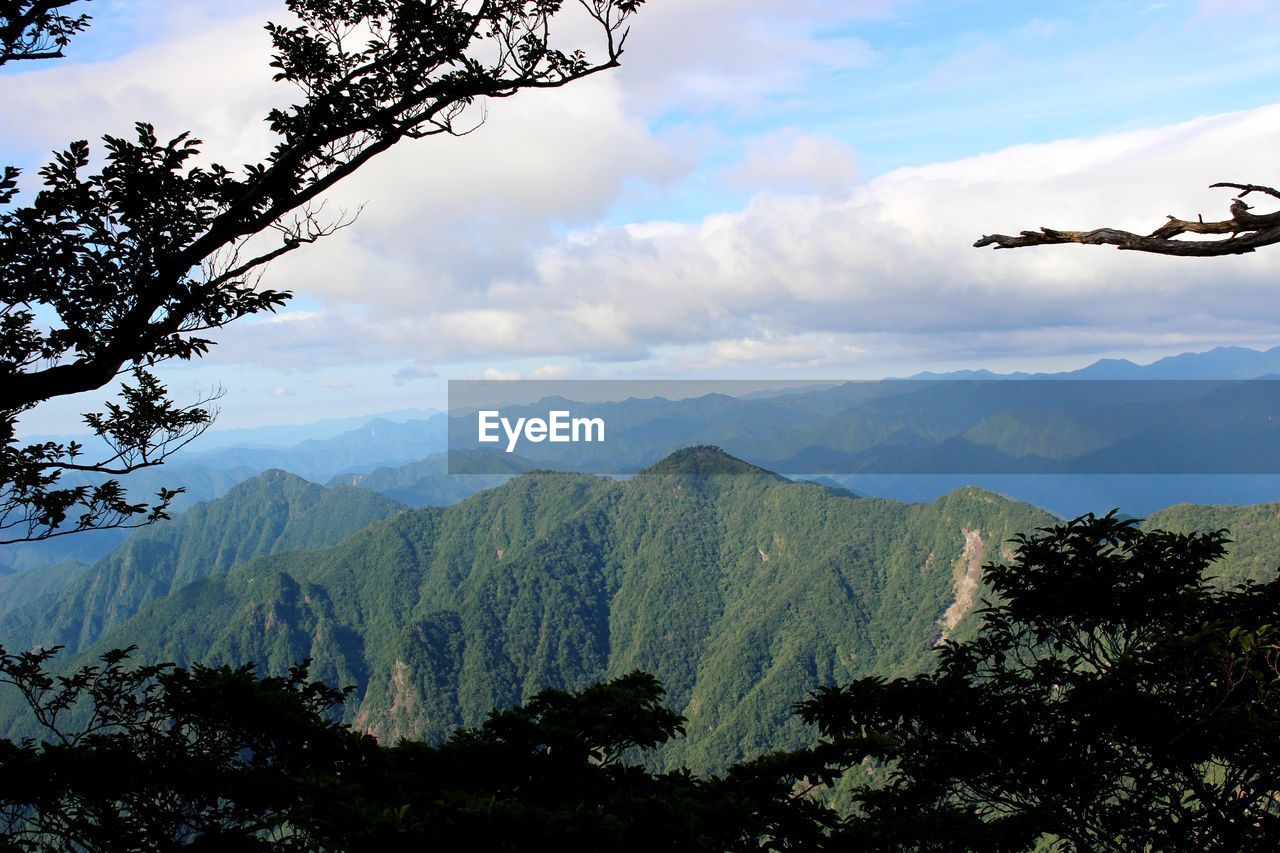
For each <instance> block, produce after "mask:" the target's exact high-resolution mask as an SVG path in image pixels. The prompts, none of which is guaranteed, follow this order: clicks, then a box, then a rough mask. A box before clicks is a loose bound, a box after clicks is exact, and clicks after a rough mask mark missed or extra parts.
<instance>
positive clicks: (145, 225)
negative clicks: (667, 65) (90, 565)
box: [0, 0, 642, 541]
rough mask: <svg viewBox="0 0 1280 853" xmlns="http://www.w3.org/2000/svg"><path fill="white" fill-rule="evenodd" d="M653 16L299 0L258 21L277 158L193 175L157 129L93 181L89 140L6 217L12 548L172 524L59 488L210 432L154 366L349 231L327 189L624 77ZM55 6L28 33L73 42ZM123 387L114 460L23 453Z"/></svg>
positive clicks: (117, 496) (13, 182) (111, 419)
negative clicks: (73, 399)
mask: <svg viewBox="0 0 1280 853" xmlns="http://www.w3.org/2000/svg"><path fill="white" fill-rule="evenodd" d="M641 2H642V0H575V2H570V3H565V2H564V1H563V0H323V2H320V0H288V3H287V6H288V9H289V11H290V12H291V13H292V15H293V16H294V17H295V18H296V23H295V24H292V25H281V24H269V25H268V26H267V30H268V32H269V33H270V36H271V40H272V44H273V46H274V50H273V60H272V63H271V65H272V67H273V68H274V69H275V72H276V73H275V79H276V80H277V81H281V82H285V83H288V84H290V85H292V86H294V87H295V88H296V89H297V90H298V92H299V93H300V95H301V98H300V100H298V102H296V103H294V104H293V105H292V106H289V107H286V108H279V109H274V110H272V111H271V112H270V113H269V114H268V116H267V121H268V125H269V127H270V129H271V130H272V132H274V133H275V134H276V136H277V139H278V141H277V143H276V145H275V147H274V148H273V149H272V150H271V152H270V153H269V154H268V155H267V156H266V157H265V159H263V160H262V161H260V162H256V163H249V164H246V165H244V166H242V167H240V168H239V169H231V168H227V167H225V166H222V165H219V164H216V163H215V164H212V165H199V164H197V162H196V157H197V155H198V153H199V150H200V141H199V140H197V139H195V138H193V137H192V136H191V135H190V134H187V133H182V134H179V135H177V136H175V137H172V138H169V139H163V138H161V137H160V136H158V135H157V133H156V130H155V129H154V128H153V127H152V126H151V125H149V124H147V123H145V122H139V123H138V124H137V126H136V131H135V134H134V136H133V137H132V138H123V137H112V136H108V137H104V165H102V167H101V168H100V169H99V170H97V171H93V169H92V168H91V165H92V163H93V159H92V152H91V150H90V147H89V145H88V143H87V142H85V141H77V142H73V143H72V144H71V145H70V146H68V148H67V149H66V150H65V151H63V152H61V153H59V154H58V155H57V156H56V158H55V160H54V162H52V163H50V164H49V165H48V166H46V167H45V168H44V169H42V170H41V172H40V176H41V179H42V182H43V188H42V190H41V191H40V192H39V193H38V194H37V195H36V197H35V199H34V200H33V201H32V202H31V203H30V204H29V205H27V206H25V207H18V208H14V209H11V210H8V211H7V212H4V213H2V214H0V290H2V292H0V379H2V380H3V383H2V384H0V440H3V443H4V444H3V450H0V541H14V540H22V539H38V538H44V537H47V536H52V535H61V534H64V533H69V532H76V531H79V530H86V529H96V528H104V527H118V526H134V525H137V524H144V523H147V522H149V521H152V520H155V519H156V518H162V517H164V516H165V510H166V509H167V507H168V505H169V501H170V500H171V499H172V497H173V494H174V493H173V492H163V493H161V494H160V495H159V499H158V501H157V502H154V503H151V504H142V503H131V502H129V501H128V500H127V498H126V496H125V495H124V493H123V491H122V489H121V488H120V486H119V483H118V481H115V480H110V481H108V482H107V483H106V484H104V485H100V486H93V487H90V486H79V487H71V486H64V485H63V484H62V482H61V475H62V474H63V473H64V472H67V471H78V472H84V471H88V472H93V473H98V474H103V475H109V476H113V477H114V476H117V475H120V474H122V473H127V472H129V471H132V470H136V469H137V468H140V467H144V466H149V465H155V464H159V463H160V462H161V461H162V460H163V458H164V457H165V456H166V455H167V454H169V453H171V452H172V451H173V450H175V449H176V448H178V447H180V446H182V445H183V444H184V443H186V442H187V441H189V440H191V439H192V438H193V437H194V436H196V435H198V434H199V433H200V432H201V431H202V430H203V429H204V428H205V427H206V426H207V425H208V424H209V422H210V420H211V419H212V417H213V414H214V413H213V412H212V410H211V409H209V408H208V407H207V404H208V402H209V400H202V401H198V402H197V403H195V404H189V405H183V406H180V405H177V404H175V403H174V402H173V401H171V400H170V399H169V397H168V394H167V392H166V389H165V388H164V386H163V385H161V384H160V383H159V382H158V381H157V380H156V379H155V377H154V376H153V375H152V374H151V373H150V372H149V370H150V369H151V368H152V367H154V365H155V364H157V363H158V362H163V361H166V360H169V359H179V360H190V359H193V358H198V357H200V356H201V355H203V354H204V353H206V352H207V351H208V349H209V347H210V345H211V341H210V339H209V338H208V337H207V336H206V335H207V333H208V332H210V331H211V330H213V329H217V328H220V327H222V326H225V325H226V324H228V323H230V322H232V321H234V320H237V319H239V318H242V317H245V316H247V315H251V314H255V313H259V312H263V311H272V310H275V309H276V308H278V307H279V306H280V305H282V304H283V303H284V302H285V301H286V300H287V299H288V298H289V295H290V294H289V293H287V292H283V291H277V290H271V289H267V288H261V287H259V281H260V277H261V274H262V272H263V270H264V269H265V267H266V266H267V265H268V264H269V263H270V262H271V261H273V260H275V259H277V258H279V257H281V256H283V255H286V254H288V253H290V252H292V251H294V250H296V249H297V248H298V247H300V246H302V245H304V244H307V243H311V242H314V241H316V240H318V239H320V238H322V237H324V236H327V235H329V234H332V233H333V232H334V231H335V230H337V229H339V228H342V227H344V226H345V225H348V224H350V222H351V221H352V217H351V216H350V215H348V214H346V213H343V212H338V213H334V214H327V213H325V212H324V211H323V199H322V196H323V194H324V193H325V192H326V191H327V190H329V189H330V188H332V187H333V186H334V185H335V184H337V183H339V182H340V181H342V180H344V179H346V178H347V177H349V176H350V175H352V174H353V173H354V172H356V171H357V170H358V169H360V168H361V167H362V166H363V165H364V164H366V163H367V162H369V161H370V160H371V159H373V158H374V157H376V156H378V155H379V154H381V153H382V152H384V151H386V150H388V149H389V148H391V147H392V146H393V145H395V144H396V143H398V142H400V141H401V140H404V139H416V138H421V137H424V136H432V135H438V134H458V133H465V132H468V131H469V130H471V129H473V128H474V126H475V123H476V121H478V120H479V117H477V118H476V119H475V120H470V121H469V120H468V118H467V116H468V115H469V114H470V113H471V112H472V111H473V108H475V109H480V108H482V102H483V101H485V100H486V99H492V98H506V97H510V96H512V95H514V94H516V93H517V92H520V91H523V90H528V89H545V88H556V87H559V86H563V85H565V84H567V83H570V82H572V81H575V80H579V79H582V78H584V77H587V76H589V75H592V74H595V73H597V72H600V71H603V70H605V69H608V68H612V67H614V66H616V65H617V64H618V62H619V58H620V57H621V55H622V50H623V45H624V42H625V41H626V34H627V29H626V26H627V21H628V19H629V18H630V16H631V15H632V14H633V13H634V12H635V11H636V10H637V9H638V7H639V6H640V4H641ZM17 5H18V7H20V9H26V10H27V11H32V9H34V8H35V7H50V10H54V9H55V7H61V6H65V5H70V4H68V3H61V4H59V3H52V4H50V3H44V4H40V3H36V4H28V3H19V4H17ZM29 6H30V7H32V8H31V9H28V8H27V7H29ZM47 11H49V10H47ZM570 13H576V14H577V15H578V16H579V18H585V19H586V20H587V22H588V23H591V24H592V25H593V27H594V31H595V32H596V33H598V34H599V41H600V42H601V44H599V45H597V46H596V49H595V50H594V52H588V47H587V46H579V45H576V44H574V45H560V44H559V42H557V41H556V40H554V39H553V37H552V32H553V30H556V29H557V27H558V25H560V24H562V23H569V24H573V23H574V22H573V21H563V20H562V18H564V17H566V16H568V15H570ZM49 14H50V15H54V17H53V18H49V19H48V20H45V19H40V20H39V21H37V22H36V24H34V25H33V26H36V27H37V29H36V30H35V31H33V32H35V33H36V34H35V35H32V36H30V38H35V39H37V40H39V39H40V38H54V39H55V40H56V39H58V38H65V37H66V33H67V27H68V26H71V25H70V24H68V23H67V21H66V20H65V19H64V17H62V16H61V15H60V13H57V12H56V11H49ZM7 20H8V21H10V22H11V23H13V22H18V23H20V21H18V19H17V18H14V17H12V14H11V17H10V18H9V19H7ZM42 23H43V29H42V30H41V29H39V27H40V25H41V24H42ZM15 25H16V24H15ZM82 25H83V21H81V22H80V24H79V25H78V26H82ZM59 27H61V29H59ZM29 31H30V28H29V27H28V29H24V30H23V31H22V32H29ZM58 33H62V35H58ZM24 43H25V42H24ZM17 179H18V173H17V170H15V169H12V168H7V169H6V170H5V172H4V176H3V179H0V204H6V203H10V202H12V201H13V199H14V197H15V196H16V194H17V190H18V182H17ZM121 376H132V377H133V379H132V383H131V384H126V386H125V390H124V392H123V393H122V394H121V396H120V400H119V402H118V403H113V404H111V405H110V406H109V407H108V410H107V411H106V412H104V413H101V414H91V415H87V416H86V418H85V421H86V424H87V425H88V426H89V428H90V429H91V430H92V431H93V432H94V434H96V435H97V436H99V437H100V438H102V439H103V440H104V441H105V443H106V445H107V446H108V447H109V451H108V452H107V455H106V458H94V459H92V460H90V461H86V460H85V459H84V458H83V455H84V454H83V448H81V447H78V446H76V445H74V444H72V445H62V444H59V443H54V442H50V443H45V444H41V445H36V446H26V447H24V446H21V445H20V444H19V442H18V441H17V440H16V436H15V427H16V421H17V418H18V417H19V416H20V415H21V414H22V413H23V412H26V411H28V410H30V409H32V408H33V407H35V406H37V405H39V404H40V403H41V402H43V401H46V400H49V399H51V398H54V397H60V396H65V395H70V394H77V393H82V392H89V391H95V390H97V389H100V388H103V387H104V386H107V385H108V384H110V383H111V382H112V381H113V380H115V379H117V378H118V377H121Z"/></svg>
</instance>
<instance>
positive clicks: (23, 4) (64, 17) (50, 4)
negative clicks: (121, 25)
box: [0, 0, 89, 65]
mask: <svg viewBox="0 0 1280 853" xmlns="http://www.w3.org/2000/svg"><path fill="white" fill-rule="evenodd" d="M82 2H88V0H0V65H3V64H4V63H6V62H10V61H14V60H19V59H60V58H62V55H63V54H62V50H63V48H65V47H66V46H67V45H68V44H69V43H70V42H71V37H72V36H73V35H75V34H76V33H78V32H80V31H81V30H83V29H84V28H85V27H87V26H89V16H88V15H68V14H67V13H66V12H64V11H63V9H65V8H66V7H67V6H72V5H75V4H77V3H82Z"/></svg>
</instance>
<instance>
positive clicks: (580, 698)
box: [0, 650, 833, 851]
mask: <svg viewBox="0 0 1280 853" xmlns="http://www.w3.org/2000/svg"><path fill="white" fill-rule="evenodd" d="M51 655H52V652H40V653H28V654H22V655H7V654H4V653H3V652H2V650H0V682H6V683H8V684H9V685H11V689H17V690H19V691H20V692H21V693H22V695H23V696H24V697H25V699H26V701H27V704H28V706H29V707H30V709H31V710H32V711H33V712H34V713H35V714H36V715H37V717H38V719H39V720H40V721H41V723H43V725H44V731H45V732H46V734H47V737H46V740H45V742H43V743H41V744H36V743H34V742H32V741H24V742H22V743H16V744H15V743H12V742H9V741H0V844H4V843H6V842H7V843H8V844H9V845H10V846H11V848H16V849H19V850H26V849H31V850H40V849H59V850H69V849H79V850H166V849H172V848H173V847H176V846H186V845H189V846H192V847H197V848H200V847H203V848H207V849H236V850H251V849H261V848H268V847H269V848H272V849H285V850H322V849H323V850H374V849H409V848H410V847H413V848H415V849H416V848H421V847H430V848H431V849H443V850H462V849H474V850H546V849H560V850H604V849H610V850H689V851H701V850H758V849H812V847H813V845H814V844H816V843H819V842H820V841H821V839H822V837H823V836H822V832H823V829H824V827H825V826H827V825H828V824H830V823H831V822H832V820H833V816H831V813H830V811H829V810H827V809H825V808H824V807H822V806H821V805H819V804H818V803H816V802H813V801H811V800H809V799H807V798H805V797H802V796H795V795H794V793H793V791H792V789H791V787H790V785H789V784H788V781H787V778H786V777H785V774H781V773H778V772H770V773H762V772H756V771H754V770H751V771H746V770H739V771H736V772H733V773H730V774H729V775H728V776H726V777H725V778H722V779H711V780H700V779H697V778H694V777H692V776H690V775H689V774H688V773H685V772H672V773H655V772H651V771H649V770H647V769H645V768H644V767H643V766H642V765H641V764H639V763H638V759H639V758H641V757H642V754H643V752H644V751H645V750H649V749H651V748H653V747H655V746H658V745H660V744H662V743H664V742H666V741H667V740H668V739H670V738H671V737H673V736H675V735H677V734H680V733H681V732H682V731H683V728H682V726H683V722H684V720H683V719H682V718H681V717H679V716H677V715H676V714H674V713H672V712H671V711H669V710H667V709H666V708H665V707H664V706H663V704H662V695H663V692H662V688H661V687H660V686H659V685H658V683H657V681H656V680H654V678H653V677H652V676H648V675H643V674H640V673H635V674H632V675H626V676H622V677H620V678H616V679H613V680H612V681H608V682H605V683H603V684H599V685H596V686H594V687H589V688H587V689H586V690H583V691H581V692H578V693H567V692H563V691H554V690H552V691H546V692H544V693H541V694H539V695H537V696H535V697H534V698H533V699H531V700H530V701H528V702H527V703H525V704H524V705H522V706H521V707H519V708H514V709H511V710H506V711H501V712H495V713H493V714H492V715H491V716H490V718H489V720H488V721H487V722H485V723H484V724H483V725H481V726H479V727H476V728H474V729H468V730H462V731H459V732H457V733H456V734H454V735H453V736H452V737H451V738H449V739H448V740H447V741H446V742H445V743H443V744H441V745H438V746H431V745H427V744H422V743H412V742H406V743H401V744H398V745H379V744H378V743H377V742H376V741H375V740H374V739H373V738H371V737H369V736H367V735H362V734H359V733H357V732H354V731H352V730H350V729H348V728H346V727H344V726H341V725H338V724H336V723H334V722H332V721H331V720H330V718H329V715H328V712H329V711H330V710H331V709H332V708H333V707H334V706H335V705H336V704H337V703H339V702H340V701H341V700H342V699H343V696H344V694H343V693H341V692H339V691H335V690H332V689H331V688H328V687H326V686H324V685H323V684H319V683H309V682H308V681H307V673H306V667H305V665H304V666H300V667H297V668H295V669H294V670H293V671H292V672H291V673H290V675H289V676H287V677H283V678H259V677H257V676H256V675H255V673H254V672H253V670H252V669H251V668H250V667H243V668H240V669H234V668H230V667H222V668H216V669H215V668H207V667H201V666H196V667H193V668H191V669H189V670H188V669H183V668H178V667H171V666H144V667H132V666H130V665H129V663H128V655H129V650H124V651H117V652H112V653H110V654H108V655H106V656H104V657H103V658H102V663H101V664H100V665H97V666H92V667H85V668H82V669H80V670H79V671H77V672H75V673H73V674H72V675H70V676H67V677H66V678H61V679H60V678H55V677H53V676H51V675H50V674H49V673H48V672H47V671H46V663H47V662H48V660H49V658H50V657H51ZM72 721H74V724H73V723H72ZM773 769H774V768H771V770H773Z"/></svg>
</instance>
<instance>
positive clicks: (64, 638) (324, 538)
mask: <svg viewBox="0 0 1280 853" xmlns="http://www.w3.org/2000/svg"><path fill="white" fill-rule="evenodd" d="M403 508H404V507H403V505H401V504H399V503H397V502H395V501H393V500H391V499H389V498H386V497H384V496H382V495H378V494H374V493H373V492H369V491H365V490H363V489H355V488H351V487H350V486H334V487H332V488H325V487H324V486H318V485H316V484H315V483H310V482H307V481H306V480H303V479H301V478H300V477H296V476H294V475H292V474H287V473H285V472H284V471H268V472H266V473H264V474H260V475H258V476H257V477H254V478H253V479H251V480H248V481H246V482H244V483H241V484H240V485H238V486H236V487H235V488H233V489H231V491H229V492H227V494H226V495H224V496H223V497H221V498H219V499H217V500H215V501H211V502H209V503H203V504H198V505H196V506H194V507H192V508H191V509H189V510H187V511H186V512H184V513H182V514H181V515H179V516H176V517H175V518H174V519H173V520H171V521H167V522H158V523H156V524H154V525H151V526H149V527H146V528H142V529H140V530H137V531H135V532H134V533H133V534H132V535H131V536H129V538H128V539H126V540H125V541H124V543H123V544H121V545H120V546H119V547H117V548H116V549H115V550H114V551H112V552H111V553H110V554H108V555H107V556H106V557H104V558H103V559H102V560H100V561H99V562H98V563H97V564H96V565H94V566H93V567H92V568H91V569H78V570H69V569H63V570H61V575H62V576H63V580H64V583H62V584H61V585H54V584H52V583H51V584H49V585H50V586H51V587H52V588H51V589H50V591H49V592H48V593H46V594H44V595H41V596H39V597H31V596H27V597H26V600H24V601H22V602H21V606H19V607H15V608H11V609H9V612H7V613H5V614H4V615H3V616H0V644H4V645H5V646H7V647H8V648H29V647H31V646H35V645H40V646H52V645H63V646H66V647H67V649H68V650H70V651H75V650H78V649H80V648H83V647H84V646H86V645H88V644H91V643H93V642H94V641H95V640H96V639H97V638H98V637H99V636H101V634H102V632H103V631H105V630H107V629H109V628H111V627H112V626H115V625H117V624H119V623H121V622H123V621H125V620H127V619H129V618H130V617H132V616H133V615H134V613H136V612H137V610H138V608H139V607H141V606H142V605H144V604H146V603H147V602H149V601H152V600H154V599H157V598H161V597H163V596H165V595H167V594H168V593H169V592H170V591H172V590H175V589H178V588H180V587H182V586H184V585H186V584H188V583H191V582H192V581H194V580H197V579H198V578H202V577H205V576H207V575H211V574H217V573H220V572H225V571H227V570H228V569H230V568H231V567H232V566H235V565H238V564H240V563H242V562H244V561H246V560H249V559H252V558H253V557H258V556H262V555H264V554H271V553H274V552H277V551H282V550H288V549H303V548H320V547H324V546H326V545H331V544H333V543H336V542H339V541H341V540H342V539H344V538H346V537H347V536H349V535H350V534H352V533H354V532H356V531H357V530H360V529H361V528H363V527H365V526H367V525H369V524H371V523H372V522H374V521H377V520H379V519H383V518H386V517H388V516H390V515H394V514H395V513H397V512H399V511H400V510H402V509H403ZM49 572H50V569H49V568H48V567H46V568H43V569H33V570H31V572H27V573H24V575H25V574H29V575H31V580H30V582H31V583H36V582H37V579H38V578H46V579H47V578H50V574H49ZM18 577H20V578H21V577H23V576H22V575H19V576H18Z"/></svg>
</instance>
